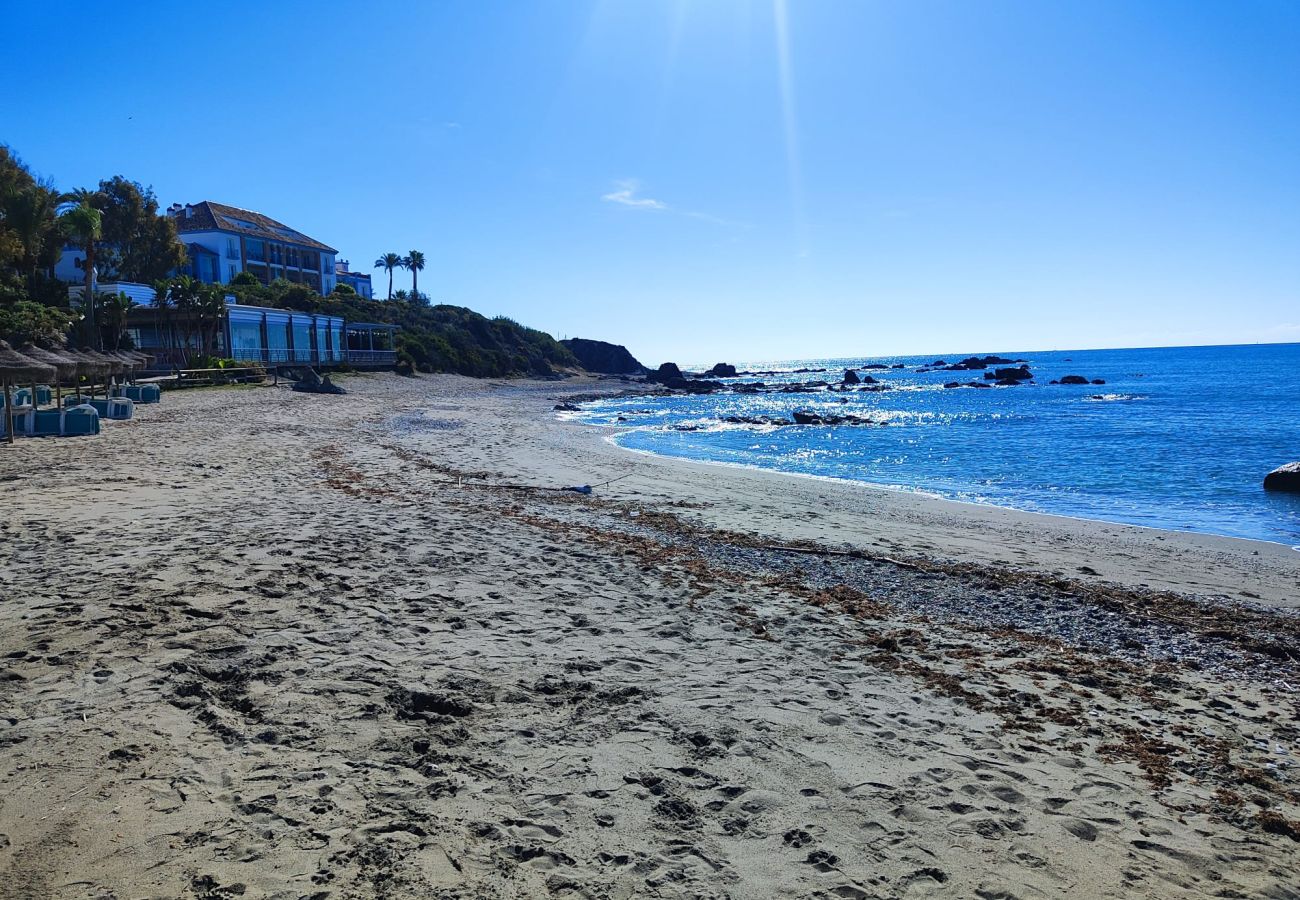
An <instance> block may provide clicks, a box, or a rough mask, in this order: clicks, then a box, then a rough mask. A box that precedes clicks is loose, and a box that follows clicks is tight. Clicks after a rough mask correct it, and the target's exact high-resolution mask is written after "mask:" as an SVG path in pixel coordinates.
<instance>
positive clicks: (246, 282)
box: [230, 271, 262, 287]
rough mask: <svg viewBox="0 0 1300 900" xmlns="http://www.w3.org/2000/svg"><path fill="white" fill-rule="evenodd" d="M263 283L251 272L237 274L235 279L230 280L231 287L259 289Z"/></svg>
mask: <svg viewBox="0 0 1300 900" xmlns="http://www.w3.org/2000/svg"><path fill="white" fill-rule="evenodd" d="M261 283H262V282H260V281H258V280H257V276H256V275H254V274H253V273H252V272H249V271H243V272H237V273H235V277H234V278H232V279H230V286H231V287H257V286H258V285H260V284H261Z"/></svg>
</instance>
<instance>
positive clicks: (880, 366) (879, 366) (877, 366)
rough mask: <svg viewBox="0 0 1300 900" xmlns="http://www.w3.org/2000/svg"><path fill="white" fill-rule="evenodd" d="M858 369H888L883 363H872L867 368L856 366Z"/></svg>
mask: <svg viewBox="0 0 1300 900" xmlns="http://www.w3.org/2000/svg"><path fill="white" fill-rule="evenodd" d="M858 368H859V369H888V368H889V366H887V365H885V364H884V363H872V364H871V365H868V366H858Z"/></svg>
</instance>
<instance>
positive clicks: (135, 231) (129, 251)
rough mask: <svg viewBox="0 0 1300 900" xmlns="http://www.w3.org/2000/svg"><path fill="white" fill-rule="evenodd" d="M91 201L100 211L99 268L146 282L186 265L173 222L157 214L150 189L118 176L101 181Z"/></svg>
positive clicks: (128, 279)
mask: <svg viewBox="0 0 1300 900" xmlns="http://www.w3.org/2000/svg"><path fill="white" fill-rule="evenodd" d="M92 203H93V205H94V206H95V208H96V209H98V210H99V211H100V212H101V213H102V214H103V220H104V223H103V230H104V237H103V242H104V248H103V253H101V260H102V265H101V268H102V269H104V270H105V271H110V270H111V271H112V272H114V273H115V274H116V276H117V277H118V278H121V279H122V280H123V281H136V282H140V283H141V284H148V283H150V282H152V281H155V280H157V279H159V278H166V277H167V275H168V274H169V273H171V272H172V271H174V270H176V269H178V268H180V267H181V266H182V265H184V264H185V258H186V254H185V245H184V244H182V243H181V242H180V240H179V238H178V237H177V235H176V223H175V222H174V221H173V220H172V219H171V217H169V216H162V215H159V214H158V200H157V199H156V198H155V197H154V194H153V189H152V188H147V187H143V186H142V185H140V184H139V183H138V182H134V181H128V180H127V179H125V178H123V177H122V176H121V175H114V176H113V177H112V178H110V179H108V180H106V181H101V182H100V183H99V190H98V191H96V192H95V194H94V197H93V199H92Z"/></svg>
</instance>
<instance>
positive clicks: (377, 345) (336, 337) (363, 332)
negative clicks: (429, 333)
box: [127, 302, 397, 368]
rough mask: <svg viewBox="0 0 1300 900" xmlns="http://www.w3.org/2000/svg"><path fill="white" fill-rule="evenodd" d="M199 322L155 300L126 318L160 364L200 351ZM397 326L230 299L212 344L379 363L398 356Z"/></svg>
mask: <svg viewBox="0 0 1300 900" xmlns="http://www.w3.org/2000/svg"><path fill="white" fill-rule="evenodd" d="M178 319H179V320H178ZM209 327H210V326H209ZM200 328H201V326H200V325H199V324H198V323H195V322H191V321H186V320H185V319H184V318H183V317H179V315H178V314H177V313H176V312H175V311H174V310H173V311H169V312H167V313H166V314H164V312H163V311H162V310H160V309H158V307H156V306H152V305H150V306H140V307H136V308H134V309H132V310H131V312H130V314H129V315H128V321H127V334H128V335H129V336H130V337H131V340H132V341H133V342H134V344H135V347H136V348H137V349H139V350H141V351H143V352H145V353H149V354H152V355H153V356H154V357H155V361H154V365H155V366H160V367H172V366H182V367H183V366H184V365H185V364H186V360H187V359H188V358H189V357H191V356H193V355H195V354H197V353H200V352H202V348H203V346H204V337H203V335H202V334H201V333H200ZM396 331H397V326H395V325H386V324H382V323H377V322H345V321H344V320H343V319H342V318H340V317H338V316H326V315H321V314H319V313H306V312H296V311H293V310H287V309H273V308H270V307H264V306H245V305H243V304H240V303H229V302H228V303H227V304H226V307H225V312H224V315H222V317H221V320H220V322H219V323H217V326H216V328H215V334H213V335H212V336H211V343H210V346H211V347H212V352H213V353H214V355H216V356H220V357H226V358H230V359H234V360H236V361H238V362H246V363H260V364H262V365H268V366H276V365H285V366H289V365H311V366H317V367H321V368H330V367H332V366H341V365H344V364H347V365H350V366H354V367H358V368H380V367H384V366H391V365H393V364H395V363H396V362H397V348H396V345H395V344H394V333H395V332H396Z"/></svg>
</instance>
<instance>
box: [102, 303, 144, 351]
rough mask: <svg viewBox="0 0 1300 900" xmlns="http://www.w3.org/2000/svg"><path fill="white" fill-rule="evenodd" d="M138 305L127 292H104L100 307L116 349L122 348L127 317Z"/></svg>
mask: <svg viewBox="0 0 1300 900" xmlns="http://www.w3.org/2000/svg"><path fill="white" fill-rule="evenodd" d="M135 305H136V302H135V301H134V300H132V299H131V298H130V297H129V296H127V295H126V293H125V292H119V293H118V294H116V295H114V294H107V293H106V294H102V295H101V296H100V304H99V308H100V310H101V311H102V312H103V314H104V315H103V320H104V328H106V329H107V330H108V333H109V334H111V335H112V336H113V347H112V349H114V350H121V349H122V338H123V337H125V336H126V317H127V313H129V312H130V311H131V309H132V307H134V306H135Z"/></svg>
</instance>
